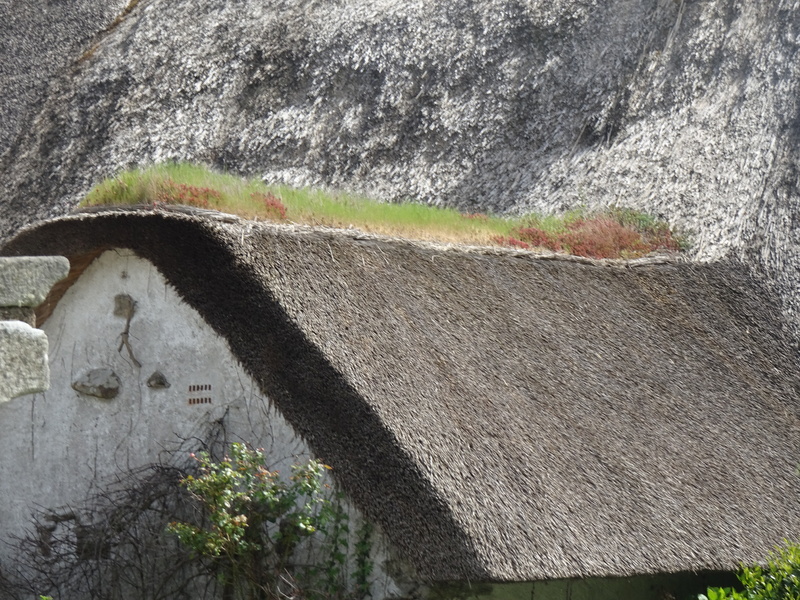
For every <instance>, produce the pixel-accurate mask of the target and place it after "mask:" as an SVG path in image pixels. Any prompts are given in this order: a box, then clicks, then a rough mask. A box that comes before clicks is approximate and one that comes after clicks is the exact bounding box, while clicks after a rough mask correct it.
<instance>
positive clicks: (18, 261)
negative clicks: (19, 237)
mask: <svg viewBox="0 0 800 600" xmlns="http://www.w3.org/2000/svg"><path fill="white" fill-rule="evenodd" d="M68 274H69V261H68V260H67V259H66V258H64V257H63V256H21V257H2V258H0V306H38V305H39V304H41V303H42V302H44V299H45V298H46V297H47V294H48V293H49V292H50V288H52V287H53V285H54V284H55V283H56V282H57V281H60V280H62V279H64V278H65V277H66V276H67V275H68Z"/></svg>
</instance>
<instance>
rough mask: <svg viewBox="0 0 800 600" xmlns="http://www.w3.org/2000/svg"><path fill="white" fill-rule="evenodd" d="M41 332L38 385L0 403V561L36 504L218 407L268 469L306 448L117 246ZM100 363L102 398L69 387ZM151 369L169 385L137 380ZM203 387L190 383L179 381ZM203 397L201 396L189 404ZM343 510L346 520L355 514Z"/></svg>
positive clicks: (383, 556) (189, 313)
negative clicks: (112, 386) (120, 309)
mask: <svg viewBox="0 0 800 600" xmlns="http://www.w3.org/2000/svg"><path fill="white" fill-rule="evenodd" d="M118 294H128V295H129V296H131V297H132V298H133V299H134V301H135V302H136V307H135V313H134V315H133V317H132V319H131V322H130V330H129V341H130V346H131V349H132V351H133V354H134V356H135V357H136V359H137V360H138V361H139V363H141V367H137V366H136V365H135V363H134V361H133V360H132V359H131V357H130V356H129V353H128V350H127V349H126V348H125V347H123V348H122V349H120V342H121V340H122V337H121V334H122V333H123V331H124V330H125V326H126V319H125V318H124V317H119V316H115V315H114V305H115V302H114V298H115V296H117V295H118ZM42 328H43V329H44V331H45V332H46V333H47V336H48V338H49V339H50V354H49V360H50V368H51V387H50V390H49V391H47V392H45V393H41V394H35V395H30V396H24V397H22V398H18V399H16V400H13V401H11V402H9V403H7V404H3V405H0V423H3V424H4V426H5V427H4V434H3V443H4V446H5V448H6V451H5V452H4V453H2V454H0V561H3V562H6V561H9V562H10V561H13V551H12V549H11V548H10V547H8V546H6V545H4V544H3V543H2V542H3V541H8V540H10V539H11V538H12V537H13V536H15V535H20V534H22V533H23V530H24V528H25V526H26V525H27V524H28V523H29V522H30V517H31V514H32V512H33V511H34V510H35V509H36V508H37V507H39V508H41V507H45V508H56V507H61V506H66V505H70V504H72V505H79V504H80V503H81V501H82V500H83V499H84V498H86V496H87V495H88V494H90V493H91V492H92V491H93V490H97V489H99V488H100V487H102V486H103V485H104V484H105V483H107V482H108V481H109V480H111V479H112V478H113V477H114V476H115V475H116V474H119V473H120V472H123V471H125V470H128V469H131V468H136V467H139V466H143V465H146V464H149V463H152V462H154V461H157V460H159V459H160V458H164V459H166V458H168V456H169V454H170V453H171V452H173V451H174V450H175V448H176V447H177V446H178V445H179V444H180V442H181V440H184V439H187V438H192V437H194V436H196V437H198V438H200V439H205V437H206V435H207V432H208V431H209V428H210V426H211V425H212V424H213V423H214V422H215V421H219V420H220V419H223V418H224V422H225V431H226V432H227V439H228V441H231V442H233V441H247V442H249V443H251V444H253V445H257V446H261V447H263V448H264V449H265V450H266V452H267V455H268V456H269V457H270V458H271V462H272V466H273V468H277V469H280V470H281V471H282V472H286V471H288V470H289V467H290V465H291V464H292V463H293V462H297V460H298V458H300V459H302V458H303V457H309V456H310V451H309V449H308V447H307V446H306V445H305V443H304V442H303V441H302V440H300V439H299V438H297V437H296V436H295V434H294V432H293V430H292V428H291V427H290V426H289V425H288V424H287V423H286V422H285V421H284V419H283V417H282V416H281V415H280V414H278V413H277V411H275V410H274V409H273V408H271V407H270V405H269V402H268V400H267V399H266V398H264V397H263V396H262V395H261V394H260V391H259V389H258V387H257V386H256V384H255V382H254V381H253V380H252V379H251V378H250V377H249V376H248V375H247V374H246V373H245V372H244V370H243V368H242V366H241V365H240V364H239V363H238V362H237V361H236V359H235V358H234V357H233V355H232V353H231V352H230V350H229V349H228V346H227V344H226V342H225V341H224V340H223V339H222V338H221V337H219V336H218V335H217V334H216V333H215V332H214V331H213V330H211V328H210V327H209V326H208V325H207V324H206V323H205V322H204V321H203V319H202V318H201V317H200V316H199V315H198V314H197V313H196V312H195V311H194V309H192V308H190V307H189V306H188V305H187V304H185V303H184V302H183V301H182V300H180V298H179V297H178V295H177V294H176V292H175V290H174V289H172V287H170V286H169V285H168V284H167V283H166V281H165V280H164V278H163V277H162V276H161V274H160V273H159V272H158V270H157V269H156V268H155V267H154V266H153V265H152V264H151V263H149V262H148V261H145V260H143V259H140V258H138V257H136V256H135V255H133V254H132V253H130V252H127V251H120V250H114V251H108V252H106V253H104V254H103V255H102V256H100V257H99V258H98V259H97V260H95V261H94V262H93V263H92V264H91V265H90V266H89V267H88V268H87V269H86V271H85V272H84V273H83V275H82V276H81V277H80V278H79V280H78V281H77V282H76V283H75V284H74V285H73V286H72V287H71V288H70V289H69V291H68V292H67V293H66V294H65V295H64V297H63V298H62V300H61V301H60V302H59V304H58V306H57V307H56V309H55V311H54V312H53V314H52V315H51V316H50V318H49V319H48V320H47V322H46V323H45V324H44V325H43V326H42ZM104 367H107V368H111V369H113V371H114V372H115V373H116V374H117V375H118V377H119V379H120V381H121V388H120V393H119V395H118V396H117V397H116V398H113V399H111V400H102V399H99V398H95V397H92V396H88V395H84V394H81V393H78V392H76V391H74V390H73V389H72V387H71V385H72V383H73V381H74V380H75V378H76V377H77V376H79V375H80V374H81V373H83V372H85V371H87V370H89V369H97V368H104ZM156 370H158V371H161V372H162V373H163V374H164V375H165V376H166V379H167V380H168V382H169V383H170V387H168V388H166V389H151V388H150V387H148V386H147V384H146V382H147V380H148V378H149V377H150V376H151V374H152V373H153V372H154V371H156ZM209 385H210V386H211V388H210V391H200V392H196V393H192V392H190V386H209ZM196 397H210V398H211V404H194V405H192V404H190V403H189V399H190V398H196ZM349 511H350V512H351V513H352V514H353V517H352V522H353V523H352V525H351V528H352V530H353V531H355V528H356V527H355V522H356V521H357V520H358V519H359V518H360V517H359V516H358V515H357V514H356V513H355V511H354V510H353V509H352V508H350V509H349ZM376 538H377V539H376V543H375V546H374V548H373V556H374V560H375V566H376V570H375V580H376V585H375V590H374V591H375V594H374V597H376V598H380V597H385V596H387V595H389V596H391V595H395V594H397V593H399V591H398V589H397V588H396V586H395V584H394V583H393V582H392V580H391V579H390V578H388V577H387V576H386V575H385V574H384V569H383V568H382V565H384V564H385V563H386V560H387V556H388V553H387V549H386V545H385V541H384V537H383V536H381V535H378V536H376Z"/></svg>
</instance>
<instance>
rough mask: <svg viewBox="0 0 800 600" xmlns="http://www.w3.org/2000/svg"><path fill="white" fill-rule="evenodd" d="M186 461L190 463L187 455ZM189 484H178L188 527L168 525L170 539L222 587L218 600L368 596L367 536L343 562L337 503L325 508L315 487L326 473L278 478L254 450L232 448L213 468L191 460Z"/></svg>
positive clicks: (342, 520) (345, 530)
mask: <svg viewBox="0 0 800 600" xmlns="http://www.w3.org/2000/svg"><path fill="white" fill-rule="evenodd" d="M193 456H194V455H193ZM194 458H195V460H196V461H197V462H198V473H197V475H196V476H193V475H189V476H187V477H185V478H184V479H183V480H182V482H181V483H182V485H183V486H184V487H185V488H186V490H188V492H189V493H190V494H191V496H192V498H194V500H195V502H196V508H197V515H196V517H197V518H195V519H194V520H192V522H181V521H176V522H172V523H171V524H170V525H169V528H168V530H169V531H171V532H172V533H174V534H176V535H177V536H178V538H179V539H180V541H181V542H182V543H183V544H184V545H185V546H186V547H188V548H189V549H190V550H191V551H192V552H193V554H194V555H195V556H196V557H197V558H199V559H200V560H202V561H204V564H205V565H206V568H207V569H208V571H209V572H210V573H213V574H214V575H216V577H217V579H218V580H219V581H220V582H221V583H222V585H223V599H224V600H233V599H234V598H241V599H247V600H251V599H254V600H255V599H259V600H260V599H267V598H270V599H272V598H285V597H295V598H298V597H302V598H311V599H314V598H326V599H328V598H344V597H345V596H347V597H349V598H354V599H356V598H361V597H363V596H364V595H366V594H367V593H368V592H369V575H370V573H371V570H372V564H371V561H370V548H371V543H370V539H369V538H370V535H371V530H369V531H367V532H366V534H365V535H363V532H364V527H367V528H368V526H367V525H366V524H365V525H364V526H362V528H361V529H360V530H359V538H358V541H357V542H356V548H355V556H353V557H350V556H349V554H348V550H349V547H348V546H349V543H348V535H349V527H348V519H349V516H348V514H347V512H346V511H345V510H344V509H343V508H342V505H341V496H337V497H335V499H334V501H332V500H331V497H330V494H329V493H327V488H328V486H327V485H326V484H324V483H323V473H324V472H325V469H328V468H329V467H327V466H326V465H324V464H322V463H321V462H319V461H316V460H309V461H308V462H306V463H304V464H298V465H293V466H292V474H291V475H290V476H289V477H288V478H282V477H281V475H280V473H279V472H278V471H271V470H269V469H268V468H267V466H266V458H265V456H264V453H263V452H262V451H261V450H254V449H251V448H248V447H247V446H246V445H245V444H232V445H231V449H230V456H225V457H224V458H223V459H222V460H220V461H215V460H213V459H212V458H211V457H210V455H209V454H208V453H205V452H200V453H198V454H197V455H196V456H194ZM317 533H318V534H320V535H319V536H318V537H319V543H318V544H317V554H316V557H315V559H314V560H313V563H312V564H307V565H303V564H300V563H299V562H298V561H297V556H296V551H297V550H298V548H299V546H300V545H301V544H302V543H303V541H304V540H306V539H309V538H311V536H313V535H314V534H317ZM349 558H352V559H353V562H354V563H355V565H354V566H355V568H354V572H353V573H352V574H351V578H352V579H353V583H354V587H355V592H356V593H355V594H349V593H348V587H349V586H348V583H347V577H346V571H347V567H348V563H349V562H350V561H349V560H348V559H349Z"/></svg>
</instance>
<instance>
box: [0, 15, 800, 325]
mask: <svg viewBox="0 0 800 600" xmlns="http://www.w3.org/2000/svg"><path fill="white" fill-rule="evenodd" d="M86 4H90V3H86ZM798 40H800V11H798V10H796V8H794V4H793V3H787V2H786V1H785V0H763V1H760V2H745V1H743V0H697V1H692V2H688V1H686V0H609V1H607V2H595V1H591V2H589V1H586V0H524V1H522V2H516V1H513V2H512V1H510V0H484V1H482V2H480V3H475V2H472V1H468V0H454V1H452V2H444V3H442V2H439V3H435V2H434V3H431V2H419V0H398V1H395V0H391V1H390V0H343V1H341V2H336V3H329V2H314V1H306V0H269V1H262V0H242V1H241V2H236V3H233V2H229V3H222V2H218V1H216V0H185V1H182V2H173V1H171V0H143V1H142V2H140V3H139V5H138V6H137V7H136V8H135V9H134V10H133V12H132V13H131V14H130V15H129V16H128V17H127V18H126V19H125V20H124V21H123V22H122V23H121V24H120V25H119V26H118V27H116V28H115V29H114V30H113V31H111V32H110V33H109V34H108V35H107V36H106V37H105V39H104V40H103V42H102V43H101V44H100V45H99V46H98V48H97V50H96V51H95V52H94V54H93V55H92V56H91V57H90V58H88V59H87V60H86V61H84V62H82V63H81V64H80V65H77V66H76V67H75V68H74V69H72V70H70V71H68V72H65V73H64V74H63V76H61V77H59V78H58V79H57V80H54V81H53V82H52V84H51V87H50V91H49V97H48V98H47V100H46V102H45V103H44V104H43V105H42V107H41V110H39V112H38V115H37V117H36V120H35V121H34V122H33V124H32V126H31V127H30V128H29V130H28V131H27V132H26V133H25V134H24V135H23V136H22V137H20V138H19V140H18V142H17V144H16V145H15V148H14V151H13V152H9V153H7V154H6V155H5V157H4V158H3V159H2V160H0V184H2V187H3V188H5V189H6V190H7V195H6V198H5V207H4V208H3V209H2V211H0V231H6V232H8V233H10V232H12V231H13V230H14V229H16V228H17V227H19V226H21V225H23V224H25V223H27V222H30V221H31V220H32V219H35V218H42V217H47V216H52V215H56V214H61V213H64V212H65V211H67V210H69V209H70V208H71V207H73V206H74V205H75V203H76V202H77V200H78V199H79V198H80V197H81V196H82V194H83V193H85V192H86V191H87V190H88V189H89V188H90V186H91V185H92V184H93V183H94V182H96V181H98V180H99V179H100V178H102V177H104V176H107V175H111V174H113V173H115V172H117V171H118V170H120V169H122V168H124V167H127V166H129V165H131V164H143V163H150V162H154V161H164V160H169V159H179V160H195V161H201V162H205V163H208V164H210V165H214V166H217V167H221V168H226V169H229V170H233V171H240V172H245V173H248V174H255V175H260V176H262V177H264V178H265V179H267V180H269V181H274V182H284V183H288V184H293V185H324V186H333V187H344V188H350V189H353V190H357V191H360V192H364V193H368V194H372V195H375V196H378V197H381V198H384V199H387V200H395V199H402V198H417V199H421V200H424V201H427V202H431V203H439V204H448V205H452V206H457V207H460V208H462V209H465V210H476V209H484V210H485V209H491V210H495V211H501V212H503V211H520V210H528V209H537V210H550V211H559V210H562V209H565V208H569V207H573V206H575V205H578V204H586V205H590V206H594V205H609V204H619V205H624V206H630V207H633V208H637V209H642V210H645V211H648V212H651V213H655V214H658V215H661V216H664V217H666V218H667V219H669V220H670V221H671V223H672V224H673V225H676V226H678V227H682V228H685V229H686V230H689V231H691V232H693V234H694V239H695V250H694V254H693V256H694V257H695V258H698V259H702V260H712V259H719V258H723V257H734V258H740V259H743V260H745V261H746V262H747V263H748V264H750V265H751V266H752V267H753V268H754V269H755V270H756V271H757V272H759V273H761V274H764V275H766V276H767V277H768V278H769V280H770V281H771V282H772V284H773V285H774V287H775V289H776V291H778V292H779V293H780V294H781V295H782V297H783V299H784V307H785V312H786V314H787V316H788V317H789V318H791V319H794V322H795V323H796V324H798V325H800V296H799V295H798V291H797V290H796V281H798V279H800V239H798V237H797V236H798V233H797V232H798V228H797V227H796V223H797V222H798V220H800V201H798V200H800V198H799V197H800V178H799V177H798V170H797V167H796V165H797V164H800V139H798V138H799V137H800V127H799V126H798V123H800V60H798V59H799V58H800V56H798V51H800V42H798Z"/></svg>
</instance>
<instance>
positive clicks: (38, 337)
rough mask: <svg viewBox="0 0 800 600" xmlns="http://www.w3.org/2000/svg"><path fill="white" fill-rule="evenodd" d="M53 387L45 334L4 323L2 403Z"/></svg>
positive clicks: (0, 338) (0, 330)
mask: <svg viewBox="0 0 800 600" xmlns="http://www.w3.org/2000/svg"><path fill="white" fill-rule="evenodd" d="M49 386H50V371H49V369H48V365H47V336H45V334H44V332H43V331H40V330H39V329H34V328H33V327H31V326H30V325H28V324H26V323H22V322H20V321H0V402H8V401H9V400H11V399H12V398H16V397H18V396H23V395H25V394H33V393H36V392H42V391H44V390H46V389H47V388H48V387H49Z"/></svg>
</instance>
